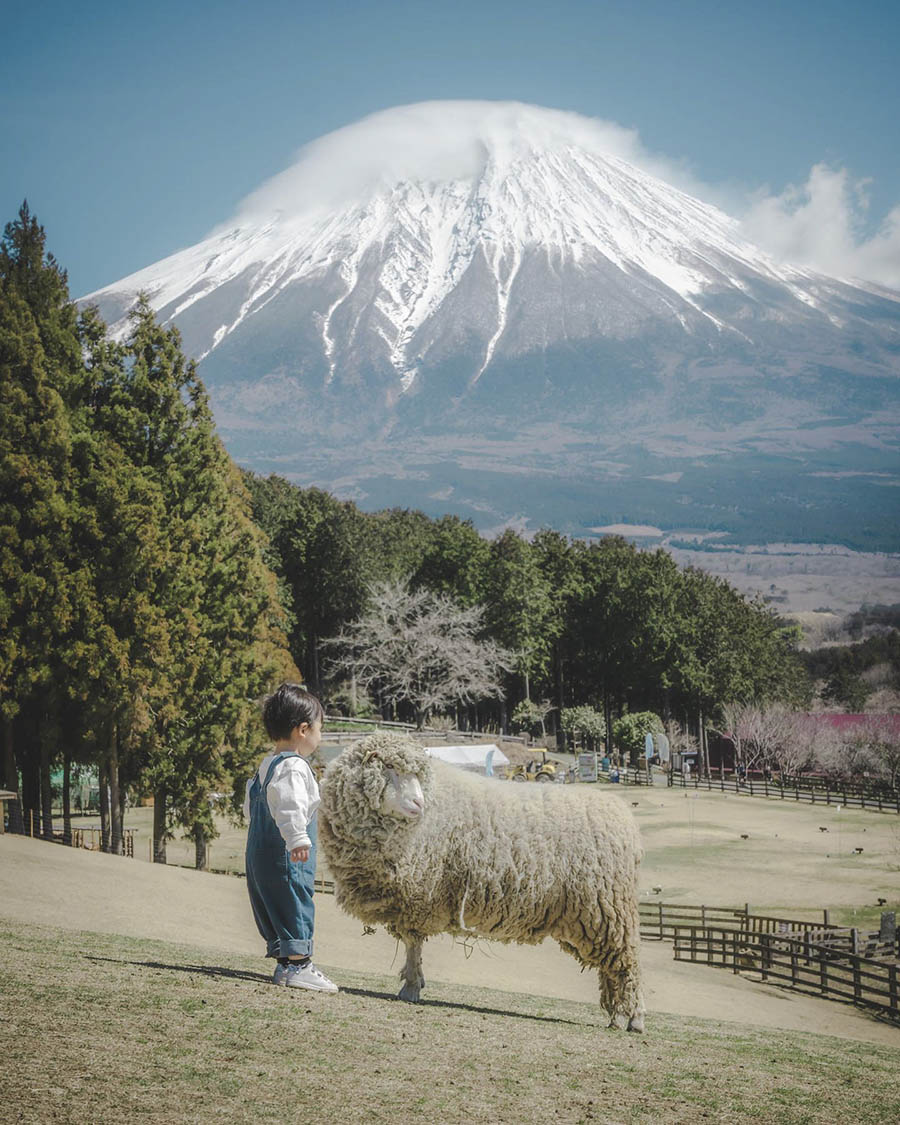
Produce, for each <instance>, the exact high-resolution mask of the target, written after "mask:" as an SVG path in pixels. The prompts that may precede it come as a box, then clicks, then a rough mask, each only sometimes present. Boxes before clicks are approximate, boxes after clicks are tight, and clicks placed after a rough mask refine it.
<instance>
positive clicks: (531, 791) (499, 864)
mask: <svg viewBox="0 0 900 1125" xmlns="http://www.w3.org/2000/svg"><path fill="white" fill-rule="evenodd" d="M388 770H394V771H396V772H397V773H398V774H404V773H412V774H415V775H416V776H417V777H418V778H419V780H420V782H421V784H422V789H423V792H424V794H425V810H424V812H423V814H422V816H421V818H420V819H419V820H418V821H415V822H412V823H410V822H408V821H405V820H404V821H401V820H400V819H398V818H396V817H394V816H390V815H386V814H382V813H381V812H379V808H380V806H381V803H382V799H383V796H384V792H385V789H386V787H387V785H388V784H390V777H389V774H388ZM321 792H322V804H321V807H320V815H321V818H322V820H321V825H320V837H319V838H320V843H321V846H322V848H323V851H324V854H325V857H326V859H327V862H328V866H329V869H330V870H331V872H332V874H333V876H334V879H335V884H336V891H337V899H338V903H339V904H340V905H341V906H342V907H343V908H344V909H345V910H347V911H348V912H349V913H351V914H353V915H354V916H355V917H357V918H359V919H360V920H361V921H363V922H365V923H368V924H369V925H379V924H380V925H384V926H386V927H387V929H388V930H389V932H390V933H391V934H393V935H395V936H397V937H399V938H401V939H402V940H404V941H405V942H406V943H407V951H408V957H407V966H405V967H404V974H405V973H407V970H408V969H409V966H410V963H411V960H412V961H413V962H415V961H416V958H415V957H414V956H412V954H411V953H410V950H411V947H412V946H414V945H415V944H416V943H418V944H419V946H420V945H421V941H422V940H423V939H425V938H427V937H431V936H433V935H435V934H439V933H452V934H479V935H482V936H484V937H487V938H491V939H493V940H496V941H503V942H527V943H536V942H539V941H541V940H542V939H543V938H545V937H552V938H555V939H556V941H558V942H559V944H560V946H561V947H562V948H563V949H564V950H566V952H568V953H570V954H572V955H573V956H574V957H575V958H576V959H577V960H578V961H579V962H581V964H583V965H585V966H588V967H592V968H596V969H597V970H598V972H599V976H600V988H601V1000H602V1002H603V1005H604V1007H605V1008H606V1009H607V1011H608V1012H609V1013H610V1016H612V1017H613V1019H614V1020H615V1019H617V1018H620V1019H621V1018H622V1017H624V1018H626V1019H628V1020H630V1021H633V1022H634V1021H637V1020H638V1019H639V1016H640V1013H641V1012H642V1011H643V1004H642V1000H641V996H640V984H639V979H638V977H639V969H638V941H639V933H638V924H639V923H638V912H637V885H636V884H637V867H638V864H639V862H640V859H641V847H640V842H639V838H638V833H637V828H636V826H635V824H634V821H633V819H632V817H631V813H630V811H629V810H628V809H627V808H626V807H625V805H624V804H623V802H622V801H621V800H620V799H619V798H617V797H612V796H605V795H603V794H602V793H599V792H597V791H596V790H594V789H591V790H587V789H580V788H579V789H572V788H568V787H567V788H565V789H563V788H560V787H557V786H550V785H503V784H502V783H500V782H497V781H492V780H487V779H485V778H481V777H477V776H474V775H472V774H467V773H464V772H463V771H461V770H457V769H454V768H453V767H451V766H447V765H445V764H444V763H442V762H438V761H432V760H431V759H429V758H428V757H427V755H425V753H424V752H423V751H422V749H421V748H420V747H419V746H418V744H417V743H415V742H414V741H413V740H412V739H411V738H409V737H408V736H405V735H396V734H376V735H372V736H371V737H369V738H366V739H363V740H362V741H360V742H359V743H357V744H356V745H355V746H354V747H352V748H351V749H348V750H346V751H345V752H344V753H343V754H342V755H341V756H340V757H339V758H338V759H337V760H336V761H335V762H333V763H332V764H331V766H330V767H329V769H328V771H327V772H326V775H325V778H324V779H323V782H322V787H321ZM417 964H418V973H419V975H421V961H420V958H419V960H418V962H417ZM404 974H401V975H404ZM406 979H407V981H409V976H408V975H407V976H406ZM420 983H424V981H421V982H420ZM401 995H403V993H401ZM410 998H413V999H415V998H417V988H415V989H414V990H413V994H412V995H411V997H410ZM635 1026H637V1023H636V1022H635Z"/></svg>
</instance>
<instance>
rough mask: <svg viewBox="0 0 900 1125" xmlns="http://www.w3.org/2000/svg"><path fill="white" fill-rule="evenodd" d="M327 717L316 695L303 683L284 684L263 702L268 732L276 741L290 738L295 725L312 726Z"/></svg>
mask: <svg viewBox="0 0 900 1125" xmlns="http://www.w3.org/2000/svg"><path fill="white" fill-rule="evenodd" d="M324 718H325V710H324V708H323V707H322V704H321V703H320V702H319V701H318V699H316V697H315V696H314V695H313V694H312V692H309V691H307V690H306V688H305V687H303V686H302V685H301V684H289V683H285V684H282V685H281V687H279V688H277V689H276V690H275V691H273V692H272V694H271V695H270V696H267V698H266V700H265V702H264V703H263V722H264V723H265V726H266V734H268V736H269V738H271V739H273V740H274V741H276V742H277V741H278V740H279V739H282V738H290V737H291V731H292V730H293V729H294V727H299V726H300V724H301V723H309V725H310V726H312V724H313V723H314V722H315V721H316V720H317V719H324Z"/></svg>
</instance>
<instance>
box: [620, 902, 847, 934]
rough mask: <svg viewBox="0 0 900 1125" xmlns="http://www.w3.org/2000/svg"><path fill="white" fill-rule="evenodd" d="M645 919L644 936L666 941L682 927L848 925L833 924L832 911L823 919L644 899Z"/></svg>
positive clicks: (802, 929) (781, 929)
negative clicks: (830, 917)
mask: <svg viewBox="0 0 900 1125" xmlns="http://www.w3.org/2000/svg"><path fill="white" fill-rule="evenodd" d="M638 910H639V913H640V918H641V937H642V938H646V939H650V940H654V939H655V940H657V941H662V940H664V939H669V940H671V939H672V938H673V937H674V936H675V931H676V930H677V929H679V928H684V927H685V926H687V927H691V926H694V927H699V928H701V929H705V928H706V927H707V926H719V927H721V928H723V929H729V930H739V931H741V932H742V933H751V934H772V933H785V932H791V933H802V934H805V933H807V932H810V933H813V932H814V933H816V934H822V933H825V932H832V931H838V930H843V929H845V928H846V927H842V926H833V925H831V923H830V922H829V920H828V911H827V910H823V911H822V921H821V922H810V921H806V920H802V919H795V918H785V917H784V916H783V915H782V916H778V917H776V916H775V915H769V914H753V913H751V911H750V907H749V905H745V906H744V908H743V910H741V909H739V908H737V907H730V906H692V905H690V904H685V903H668V902H642V903H640V905H639V907H638Z"/></svg>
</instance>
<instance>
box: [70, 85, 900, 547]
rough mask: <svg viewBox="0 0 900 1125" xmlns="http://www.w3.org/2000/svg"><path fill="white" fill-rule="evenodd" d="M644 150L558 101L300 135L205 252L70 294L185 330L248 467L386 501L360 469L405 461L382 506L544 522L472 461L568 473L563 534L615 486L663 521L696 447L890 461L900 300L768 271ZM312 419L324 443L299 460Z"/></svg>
mask: <svg viewBox="0 0 900 1125" xmlns="http://www.w3.org/2000/svg"><path fill="white" fill-rule="evenodd" d="M648 163H649V162H648V160H647V159H646V158H644V157H643V154H641V153H640V151H639V150H638V149H637V146H636V143H635V141H634V138H633V137H631V136H630V135H629V134H627V133H625V132H624V131H622V130H617V129H615V128H614V127H610V126H604V125H601V124H599V123H595V122H591V121H588V120H586V119H584V118H580V117H577V116H575V115H571V114H564V113H559V112H556V111H550V110H543V109H539V108H537V107H532V106H521V105H517V104H511V103H478V102H469V103H440V102H437V103H426V104H424V105H420V106H411V107H402V108H401V109H396V110H390V111H387V112H385V113H382V114H377V115H375V116H374V117H373V118H369V119H366V120H365V121H363V122H360V123H358V124H357V125H354V126H350V127H349V128H347V129H343V130H339V131H338V132H337V133H334V134H331V135H330V136H328V137H325V138H323V139H322V140H320V141H318V142H315V143H314V144H313V145H311V146H308V147H307V149H305V150H303V151H302V152H301V154H300V159H299V160H298V162H297V163H296V164H295V165H294V166H293V167H292V168H291V169H289V170H288V171H287V172H285V173H283V174H282V175H281V176H279V177H276V178H275V180H273V181H270V183H269V184H266V185H264V186H263V187H262V188H261V189H260V190H259V191H258V192H257V193H255V194H254V195H253V196H251V197H250V199H248V200H247V201H245V204H244V205H243V206H242V207H241V208H240V209H239V211H238V214H237V215H236V216H235V218H234V219H233V220H232V221H230V222H228V223H226V224H224V225H223V226H222V227H220V228H218V229H217V230H215V231H214V232H213V233H212V234H211V235H210V236H209V237H208V238H207V239H205V240H204V241H203V242H201V243H199V244H198V245H196V246H193V247H191V248H189V249H187V250H183V251H181V252H179V253H177V254H174V255H172V256H171V257H169V258H166V259H165V260H163V261H161V262H158V263H157V264H155V265H153V266H150V267H148V268H147V269H145V270H142V271H140V272H139V273H137V274H134V275H132V276H131V277H128V278H125V279H124V280H122V281H120V282H118V283H116V284H115V285H111V286H109V287H107V288H105V289H103V290H100V291H99V292H97V293H94V294H91V295H90V297H89V298H87V299H88V300H91V301H94V302H96V303H98V304H99V306H100V310H101V313H103V315H104V316H105V317H106V319H107V321H108V322H109V323H110V324H111V326H112V327H113V330H114V331H115V332H118V333H123V332H124V331H126V330H127V320H126V319H125V314H126V313H127V310H128V308H129V307H130V306H131V304H132V303H133V301H134V299H135V297H136V294H137V293H138V292H139V291H144V292H146V293H147V294H148V295H149V297H150V300H151V302H152V304H153V306H154V308H155V309H157V311H158V312H159V314H160V316H161V317H162V318H163V319H164V320H165V321H167V322H174V323H175V324H177V325H178V327H179V329H180V330H181V333H182V336H183V340H184V344H185V348H186V350H187V351H188V352H189V353H190V354H193V355H195V356H196V357H197V358H198V359H199V360H200V361H201V374H202V375H203V377H204V379H205V381H206V383H207V385H208V386H209V388H210V390H211V394H212V399H213V403H214V406H215V408H216V411H217V415H218V418H219V422H220V426H221V427H222V430H223V433H224V435H225V438H226V442H227V443H228V444H229V446H230V447H231V448H232V450H233V452H235V453H236V455H237V456H239V457H240V458H241V459H243V460H246V461H249V462H250V463H251V464H252V465H253V466H254V467H257V468H260V469H268V468H276V469H278V471H283V472H285V473H286V474H287V475H295V476H297V477H298V478H299V479H302V480H310V479H315V480H317V481H319V482H321V483H324V484H329V485H331V486H339V487H343V488H344V489H345V490H349V491H353V490H355V495H357V496H358V497H359V498H360V499H367V498H368V499H369V500H370V501H372V502H373V503H375V502H383V501H384V500H385V499H389V497H390V489H389V488H388V487H387V484H386V482H382V485H381V486H378V487H375V489H374V491H373V489H372V487H370V486H371V485H372V482H373V481H375V480H377V479H378V478H379V477H383V476H385V475H386V476H387V477H388V478H390V479H393V480H396V479H398V478H399V479H404V480H406V481H409V479H410V474H412V479H418V480H420V481H424V482H425V483H424V484H422V485H421V486H420V487H419V488H418V489H410V488H409V487H407V486H398V488H397V489H396V492H397V495H396V499H395V500H394V501H393V502H398V503H413V502H415V503H420V504H421V503H422V502H423V499H424V500H428V499H429V498H430V499H434V494H437V503H438V504H439V506H440V505H442V506H443V507H445V508H446V507H447V506H448V505H447V500H448V499H450V498H451V497H452V496H455V497H456V498H457V499H459V500H460V503H461V505H462V510H465V506H466V505H467V504H468V505H470V506H473V510H474V511H478V505H479V504H481V505H482V506H484V505H486V506H487V507H488V508H489V509H491V514H490V515H489V516H487V517H485V518H486V520H487V521H488V522H490V521H491V520H494V519H495V517H502V518H508V517H510V516H514V515H516V514H519V515H523V516H525V517H526V518H530V519H531V520H532V521H535V520H538V521H539V520H540V515H541V513H540V512H539V511H538V510H536V507H535V505H531V506H530V507H529V505H528V503H527V502H526V501H525V499H524V498H523V499H522V501H521V503H519V504H518V506H511V505H510V503H509V502H508V501H503V502H501V503H499V504H496V503H493V502H492V501H491V500H490V498H481V499H479V498H478V497H474V496H472V494H471V489H469V490H468V491H466V493H465V494H466V497H467V499H465V500H463V499H462V498H461V495H460V493H459V489H460V488H461V487H462V485H461V481H460V480H459V475H460V473H464V472H465V466H466V464H467V458H468V459H469V460H470V461H471V463H472V465H473V466H475V465H480V466H481V468H482V470H485V469H486V468H488V467H489V469H490V471H492V472H495V473H499V474H502V475H504V476H505V477H506V479H507V482H509V481H510V480H511V479H515V477H516V475H518V480H519V481H520V480H521V472H522V471H523V469H524V470H525V471H536V472H537V473H538V475H539V476H541V475H545V474H546V473H548V472H549V473H550V475H551V476H552V477H553V478H554V479H556V480H557V481H558V479H559V477H560V476H562V477H565V476H569V477H570V478H571V477H575V478H577V479H578V480H580V481H582V483H583V486H584V487H585V488H586V489H587V492H588V493H589V494H590V493H593V494H594V495H593V496H590V495H588V496H585V497H584V502H583V503H581V504H580V505H579V506H578V512H577V514H572V517H571V518H570V519H569V520H568V523H569V525H570V526H571V525H577V524H579V523H582V524H584V525H589V524H591V523H593V522H597V520H598V519H602V513H603V512H605V511H606V507H605V502H604V500H603V498H602V495H603V492H604V488H603V482H604V481H606V482H607V483H609V482H613V483H615V482H618V483H619V484H621V477H622V474H623V472H624V474H625V475H626V476H627V477H628V478H629V479H630V480H633V481H636V480H640V481H644V482H647V481H656V483H655V484H654V485H652V486H648V485H646V483H645V485H644V487H645V488H647V487H651V488H652V489H653V490H655V492H656V493H658V494H659V497H660V500H659V501H658V502H656V508H657V509H659V505H660V504H662V506H663V507H665V505H666V503H667V499H666V498H667V489H668V493H669V494H670V493H671V492H672V488H671V485H672V483H673V482H672V479H671V478H672V476H673V472H674V475H675V476H678V474H679V472H682V473H683V470H684V467H685V465H686V464H688V462H689V461H690V460H696V458H697V457H698V456H707V457H709V456H716V455H726V454H727V455H728V457H729V458H734V457H735V456H739V457H743V456H747V455H749V454H756V455H759V454H761V453H766V454H769V455H773V454H774V455H777V456H780V457H798V456H799V457H801V458H802V457H804V456H806V457H813V459H815V458H816V457H820V456H821V454H822V451H823V449H827V450H829V451H831V452H832V453H834V454H835V458H836V459H835V461H834V465H831V462H828V464H829V465H830V466H831V468H830V469H829V468H828V467H825V468H822V467H821V466H819V469H817V468H815V467H813V468H812V469H811V471H819V470H821V471H826V472H827V471H832V472H837V473H845V472H863V473H866V472H877V471H880V469H881V467H882V462H883V461H886V460H888V459H889V458H890V457H891V456H892V455H894V453H895V449H896V436H897V430H896V423H897V412H896V403H897V388H898V383H897V376H898V374H900V294H898V293H895V292H893V291H891V290H885V289H879V288H878V287H876V286H872V285H866V284H862V283H858V282H857V283H853V282H850V281H841V280H837V279H833V278H827V277H824V276H821V275H817V274H815V273H812V272H811V271H809V270H806V269H801V268H795V267H791V266H788V265H784V264H781V263H777V262H775V261H773V260H772V259H771V258H770V257H768V256H767V255H766V254H765V253H763V252H762V251H761V250H759V249H758V248H756V247H754V246H752V245H750V244H749V243H748V242H747V241H745V240H744V239H743V238H742V237H741V232H740V224H739V223H738V222H737V221H736V220H734V219H732V218H730V217H729V216H727V215H725V214H724V213H722V212H721V211H720V210H717V209H716V208H714V207H711V206H709V205H708V204H706V203H703V202H700V201H699V200H698V199H695V198H693V197H692V196H691V195H689V194H686V193H685V192H684V191H681V190H678V189H677V188H674V187H672V186H671V184H670V183H667V182H665V180H663V179H661V178H660V177H659V175H658V174H656V173H657V171H658V169H656V168H654V167H653V166H652V165H650V166H648ZM310 430H312V431H314V432H315V433H317V434H319V435H321V436H322V437H324V438H325V439H326V440H327V441H328V442H329V443H333V442H334V441H335V440H336V439H338V440H339V445H338V446H337V447H335V446H334V445H331V444H330V451H329V452H324V451H323V449H322V448H321V447H319V448H315V447H313V448H310V444H309V442H306V441H302V442H301V443H300V444H302V445H303V446H304V447H305V448H304V451H303V452H302V453H298V452H297V439H298V435H299V434H301V433H304V432H305V433H308V432H309V431H310ZM347 442H350V443H352V446H350V447H349V448H348V446H347V445H346V444H345V443H347ZM638 449H639V450H640V451H641V452H640V455H638V454H636V453H635V450H638ZM626 450H630V452H629V453H628V454H626V453H625V451H626ZM851 450H856V451H857V452H858V453H860V456H859V457H856V456H855V455H854V456H851V457H850V462H852V464H851V463H850V462H846V456H847V454H848V451H851ZM538 453H539V454H540V458H539V462H538V461H535V455H536V454H538ZM586 454H587V457H586ZM294 458H296V461H295V460H294ZM826 460H827V458H826ZM669 462H672V464H670V463H669ZM676 462H677V464H676ZM857 462H858V463H857ZM730 463H731V462H730ZM734 463H736V462H734ZM436 464H442V465H444V469H443V471H440V472H437V471H435V465H436ZM816 464H817V465H818V462H816ZM672 465H674V466H675V467H674V469H673V468H672ZM848 466H849V467H848ZM653 469H665V470H668V471H662V472H652V471H651V472H648V471H646V470H653ZM451 470H452V471H451ZM510 473H513V478H510V476H509V474H510ZM665 478H669V479H668V481H667V480H666V479H665ZM679 479H680V477H679ZM833 479H845V478H839V477H835V478H833ZM366 482H368V484H367V483H366ZM545 483H546V482H545ZM571 483H572V482H571V480H570V482H569V484H570V485H571ZM448 488H449V489H450V492H448V491H447V490H448ZM429 490H430V491H429ZM464 491H465V490H464ZM545 491H546V489H545ZM570 491H571V489H570ZM612 491H615V488H613V489H612ZM884 491H885V490H884V489H882V492H884ZM512 492H513V493H515V492H516V489H515V488H513V489H512ZM552 492H553V489H552V488H551V489H550V493H552ZM606 492H607V494H609V492H610V489H609V488H607V489H606ZM366 493H368V497H366V495H365V494H366ZM673 499H674V497H673ZM389 502H390V500H389ZM550 503H551V506H552V501H550ZM426 506H428V505H427V504H426ZM431 506H432V507H434V504H432V505H431ZM652 506H653V505H652V504H651V507H652ZM689 506H690V505H689ZM622 514H625V515H627V516H628V517H631V516H633V515H635V514H636V513H634V512H631V511H629V512H625V513H622ZM642 518H643V517H642ZM661 520H662V517H661V515H660V513H659V510H657V511H656V515H655V521H656V522H660V521H661ZM663 522H664V521H663ZM709 525H710V524H709V521H708V520H707V523H706V524H705V525H704V526H709Z"/></svg>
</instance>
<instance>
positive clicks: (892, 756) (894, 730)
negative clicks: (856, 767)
mask: <svg viewBox="0 0 900 1125" xmlns="http://www.w3.org/2000/svg"><path fill="white" fill-rule="evenodd" d="M849 741H850V742H851V743H855V744H856V748H857V750H858V752H860V753H861V754H862V756H863V757H864V758H865V760H866V763H867V764H868V765H869V766H870V768H871V769H872V772H873V773H875V774H876V775H877V776H878V777H879V778H881V779H882V780H883V781H886V782H887V783H888V785H890V787H891V788H892V789H893V788H894V786H895V785H896V783H897V777H898V775H900V723H898V720H897V716H895V715H870V716H869V717H868V718H867V719H865V720H864V721H863V722H862V723H860V724H859V726H857V727H855V728H854V729H853V730H852V731H851V732H850V738H849Z"/></svg>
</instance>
